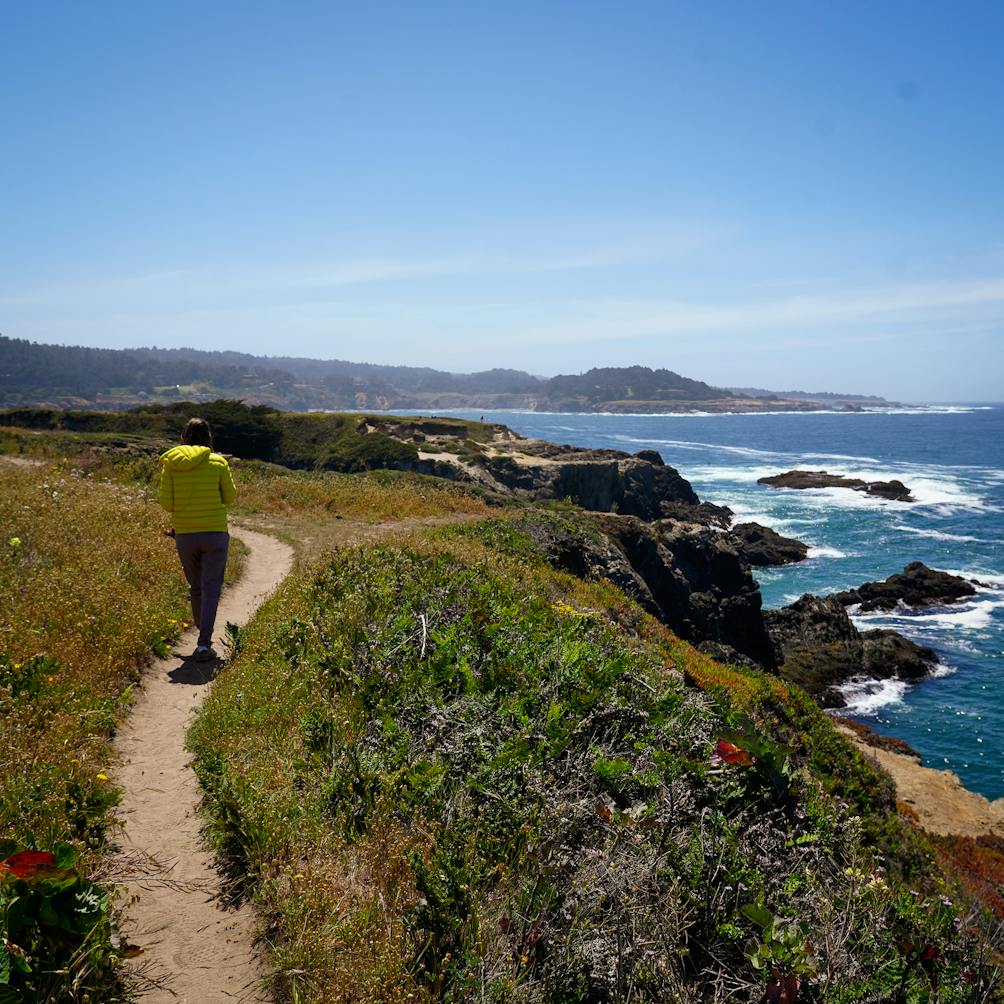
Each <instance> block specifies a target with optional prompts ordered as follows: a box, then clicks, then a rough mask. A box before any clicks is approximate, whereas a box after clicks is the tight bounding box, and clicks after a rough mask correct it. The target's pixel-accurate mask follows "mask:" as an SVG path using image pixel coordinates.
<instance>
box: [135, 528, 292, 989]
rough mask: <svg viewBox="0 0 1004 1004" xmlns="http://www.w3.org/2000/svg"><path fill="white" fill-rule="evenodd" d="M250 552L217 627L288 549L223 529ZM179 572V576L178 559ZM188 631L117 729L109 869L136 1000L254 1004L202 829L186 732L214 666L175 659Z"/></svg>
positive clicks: (248, 921)
mask: <svg viewBox="0 0 1004 1004" xmlns="http://www.w3.org/2000/svg"><path fill="white" fill-rule="evenodd" d="M231 532H232V533H233V535H234V536H235V537H239V538H240V539H241V540H242V541H244V543H245V544H246V545H247V547H248V549H249V553H248V555H247V558H246V560H245V563H244V571H243V574H242V575H241V577H240V579H239V580H238V581H237V582H236V583H235V584H234V585H232V586H229V587H227V588H225V589H224V592H223V596H222V599H221V601H220V609H219V616H218V618H217V622H216V623H217V630H216V637H217V638H219V637H221V635H222V633H223V628H224V626H225V625H226V623H227V622H228V621H232V622H233V623H235V624H244V623H245V622H246V621H247V620H248V619H249V617H250V616H251V615H252V614H253V613H254V611H255V610H256V609H257V607H258V606H259V605H260V604H261V602H262V601H263V600H264V599H265V598H266V597H267V596H268V595H269V594H270V593H271V592H272V591H273V590H274V589H275V588H276V586H278V585H279V583H280V582H281V581H282V580H283V579H284V578H285V576H286V575H287V574H288V572H289V570H290V568H291V567H292V562H293V551H292V549H291V548H290V547H288V546H287V545H286V544H283V543H282V542H281V541H278V540H276V539H275V538H274V537H270V536H267V535H265V534H262V533H256V532H254V531H252V530H247V529H239V528H233V529H232V531H231ZM178 574H179V575H181V571H180V569H179V571H178ZM195 642H196V634H195V630H194V628H193V629H190V630H189V631H188V632H186V633H185V634H183V635H182V636H181V637H180V638H179V639H178V642H177V646H176V648H177V651H178V652H179V653H180V654H179V655H178V656H175V657H172V658H169V659H160V660H158V661H157V662H155V663H154V664H153V665H152V666H151V667H150V668H149V669H148V670H147V671H146V672H145V673H144V676H143V688H142V691H141V693H140V696H139V697H138V699H137V700H136V702H135V703H134V705H133V707H132V709H131V711H130V714H129V717H128V719H127V720H126V722H125V724H124V726H123V727H122V729H121V730H120V732H119V733H118V736H117V737H116V741H115V751H116V754H117V757H118V761H119V764H120V766H119V768H118V769H117V771H116V777H115V781H116V782H117V783H118V785H119V786H120V787H121V788H122V790H123V792H124V794H123V798H122V804H121V816H122V820H123V829H122V832H121V836H120V846H121V851H120V854H119V859H120V860H119V862H118V864H119V868H120V871H121V872H122V874H124V875H126V876H127V877H128V881H127V883H126V888H127V890H128V893H129V895H130V898H131V899H132V902H131V903H129V905H128V908H127V917H128V921H127V926H126V930H125V932H124V933H125V935H126V936H127V937H128V940H129V942H130V943H131V944H133V945H136V946H137V947H138V948H140V949H142V955H141V956H139V958H138V960H137V963H136V970H137V974H138V975H139V976H140V978H141V981H142V982H143V984H144V985H145V986H146V988H147V989H146V991H145V992H144V993H143V994H142V996H141V998H140V1000H141V1001H142V1002H143V1004H223V1002H227V1004H233V1002H242V1004H254V1002H260V1001H264V1000H266V998H265V997H264V996H263V994H262V992H261V990H260V985H261V976H262V973H261V970H260V968H259V965H258V963H257V962H256V953H255V951H254V948H253V945H252V935H253V917H252V916H251V911H250V909H249V908H248V907H242V908H239V909H228V908H225V907H224V906H223V905H222V904H221V902H220V898H219V893H220V886H221V880H220V876H219V874H218V873H217V872H216V870H215V868H214V867H213V857H212V854H211V853H209V852H208V851H207V850H206V849H205V846H204V843H203V841H202V839H201V835H200V830H201V820H200V817H199V815H198V806H199V801H200V791H199V786H198V782H197V781H196V779H195V774H194V773H193V771H192V769H191V766H190V763H189V761H190V757H189V754H188V753H187V752H186V750H185V734H186V732H187V731H188V726H189V725H190V724H191V721H192V719H193V717H194V715H195V712H196V710H197V709H198V707H199V705H200V704H201V703H202V701H203V699H204V698H205V696H206V694H207V692H208V690H209V687H210V686H211V683H212V673H213V670H214V668H215V667H214V666H213V665H212V664H198V663H195V662H193V661H191V660H188V659H185V658H184V656H185V655H190V654H191V652H192V651H193V650H194V648H195Z"/></svg>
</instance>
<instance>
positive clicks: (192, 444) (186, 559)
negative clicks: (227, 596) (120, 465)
mask: <svg viewBox="0 0 1004 1004" xmlns="http://www.w3.org/2000/svg"><path fill="white" fill-rule="evenodd" d="M181 442H182V445H181V446H175V447H172V448H171V449H170V450H168V451H167V452H166V453H165V454H163V455H162V456H161V458H160V462H161V465H162V468H161V472H160V504H161V505H162V506H163V507H164V508H165V509H166V510H167V511H168V512H169V513H170V514H171V535H172V536H173V537H174V543H175V546H176V547H177V548H178V557H179V558H180V559H181V567H182V568H183V569H184V572H185V578H186V579H187V580H188V595H189V599H190V600H191V602H192V617H193V619H194V620H195V623H196V625H197V626H198V628H199V641H198V644H197V646H196V648H195V652H194V653H193V655H194V658H195V660H196V661H197V662H209V661H210V660H212V659H215V658H216V653H215V652H214V651H213V627H214V625H215V624H216V608H217V606H219V602H220V589H221V588H222V587H223V573H224V571H225V570H226V567H227V549H228V548H229V546H230V534H229V532H228V530H227V506H228V505H230V504H231V503H232V502H233V501H234V499H235V498H237V489H236V488H235V487H234V479H233V477H232V476H231V474H230V465H229V464H228V463H227V461H226V459H225V458H224V457H222V456H220V454H218V453H213V435H212V432H211V431H210V429H209V423H208V422H207V421H206V420H205V419H204V418H193V419H190V420H189V422H188V424H187V425H186V426H185V431H184V432H183V433H182V435H181Z"/></svg>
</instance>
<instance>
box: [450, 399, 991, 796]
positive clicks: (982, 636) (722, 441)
mask: <svg viewBox="0 0 1004 1004" xmlns="http://www.w3.org/2000/svg"><path fill="white" fill-rule="evenodd" d="M464 414H466V415H467V416H468V417H473V418H477V417H479V414H480V413H479V414H474V413H469V412H465V413H464ZM485 417H486V418H488V419H490V420H492V421H499V422H504V423H505V424H507V425H509V426H510V427H511V428H513V429H515V430H516V431H517V432H520V433H523V434H524V435H527V436H533V437H539V438H542V439H549V440H552V441H555V442H559V443H569V444H571V445H574V446H584V447H591V448H597V447H610V448H614V449H619V450H625V451H627V452H631V453H633V452H636V451H637V450H641V449H656V450H658V451H659V452H660V453H661V454H662V456H663V459H664V460H665V461H666V463H668V464H672V465H673V466H674V467H676V468H677V469H678V470H679V471H680V473H681V474H683V475H684V477H686V478H687V479H688V480H690V482H691V483H692V484H693V486H694V488H695V490H696V491H697V493H698V495H700V497H701V498H702V499H703V500H707V501H710V502H715V503H719V504H724V505H728V506H730V507H731V508H732V510H733V511H734V512H735V514H736V521H737V522H742V521H747V520H754V521H756V522H759V523H762V524H765V525H767V526H770V527H773V528H774V529H775V530H777V531H779V532H780V533H784V534H786V535H788V536H793V537H798V538H799V539H801V540H804V541H805V542H806V543H808V544H810V545H811V551H810V552H809V558H808V560H806V561H804V562H802V563H801V564H798V565H790V566H787V567H783V568H776V569H759V570H755V572H756V574H757V578H758V579H759V581H760V586H761V589H762V592H763V597H764V603H765V606H767V607H780V606H784V605H785V604H786V603H790V602H792V601H793V600H795V599H797V598H798V597H799V596H800V595H801V594H803V593H815V594H818V595H825V594H827V593H830V592H834V591H836V590H840V589H847V588H850V587H853V586H857V585H860V584H861V583H862V582H866V581H869V580H873V579H884V578H885V577H886V576H888V575H890V574H892V573H893V572H897V571H900V570H901V569H902V568H903V566H904V565H906V564H907V563H908V562H911V561H916V560H920V561H923V562H925V563H926V564H928V565H930V566H931V567H932V568H940V569H945V570H946V571H954V572H957V573H959V574H961V575H964V576H966V577H968V578H973V579H976V580H977V581H978V582H979V583H980V585H979V589H978V593H977V595H976V596H975V597H974V598H973V599H972V600H971V601H968V602H964V603H960V604H957V605H953V606H950V607H943V608H939V609H925V610H923V611H920V612H916V613H912V612H909V611H907V610H903V611H902V612H900V611H895V612H893V613H892V614H883V615H866V616H859V617H856V618H855V620H856V622H857V623H858V626H859V627H861V628H863V629H866V628H872V627H893V628H895V629H896V630H898V631H900V632H902V633H903V634H905V635H907V636H908V637H910V638H913V639H914V640H916V641H918V642H921V643H923V644H925V645H929V646H931V647H932V648H933V649H934V650H935V651H936V652H937V653H938V656H939V659H940V667H939V669H938V671H937V672H936V674H934V675H933V676H932V677H930V678H928V679H926V680H924V681H922V682H920V683H918V684H916V685H914V686H908V685H906V684H905V683H902V682H900V681H884V682H878V681H866V680H862V681H857V682H856V683H854V684H851V685H848V687H847V688H846V690H845V695H846V697H847V699H848V702H849V705H850V712H851V717H858V718H860V719H861V720H862V721H866V722H868V723H869V724H870V725H872V726H873V727H874V728H876V729H878V730H879V731H881V732H883V733H884V734H886V735H892V736H897V737H900V738H902V739H905V740H906V741H907V742H909V743H910V744H911V745H912V746H913V747H914V748H915V749H916V750H917V751H918V752H919V753H920V754H921V755H922V756H923V758H924V762H925V763H926V764H927V765H928V766H930V767H935V768H939V769H943V770H944V769H948V770H952V771H954V772H955V773H956V774H958V775H959V777H960V778H961V779H962V781H963V783H965V784H966V785H967V786H968V787H970V788H972V789H974V790H976V791H979V792H982V793H983V794H984V795H986V796H987V797H988V798H999V797H1002V796H1004V406H1000V405H995V406H982V407H975V406H944V407H931V408H916V409H913V408H903V409H888V410H884V411H873V412H865V413H857V412H855V413H844V412H811V413H801V414H746V415H566V414H539V413H526V412H492V413H491V414H490V415H487V414H486V416H485ZM793 468H802V469H806V468H807V469H810V470H827V471H830V472H831V473H840V474H846V475H851V476H855V477H861V478H865V479H869V480H888V479H889V478H899V479H900V480H901V481H903V482H904V483H905V484H906V485H907V486H908V487H909V488H910V489H911V490H912V492H913V495H914V497H915V499H916V501H914V502H892V501H886V500H883V499H878V498H874V497H871V496H868V495H864V494H862V493H859V492H853V491H849V490H847V489H839V488H832V489H816V490H810V491H796V490H790V489H780V490H779V489H776V488H768V487H765V486H762V485H758V484H757V483H756V481H757V478H759V477H762V476H764V475H768V474H779V473H781V472H782V471H787V470H791V469H793Z"/></svg>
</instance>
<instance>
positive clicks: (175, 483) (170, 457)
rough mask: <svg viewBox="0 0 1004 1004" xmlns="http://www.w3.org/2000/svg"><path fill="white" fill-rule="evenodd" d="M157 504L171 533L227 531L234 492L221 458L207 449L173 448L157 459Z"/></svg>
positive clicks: (235, 493)
mask: <svg viewBox="0 0 1004 1004" xmlns="http://www.w3.org/2000/svg"><path fill="white" fill-rule="evenodd" d="M160 462H161V464H162V465H163V466H162V468H161V472H160V504H161V505H162V506H163V507H164V508H165V509H166V510H167V511H168V512H169V513H170V514H171V525H172V526H173V527H174V532H175V533H214V532H223V533H226V532H227V506H228V505H230V503H231V502H233V500H234V499H235V498H237V489H236V488H235V487H234V479H233V477H232V475H231V474H230V465H229V464H228V463H227V461H226V459H225V458H224V457H221V456H220V455H219V454H218V453H213V452H212V451H211V450H210V449H209V447H208V446H175V447H173V448H172V449H170V450H168V451H167V453H165V454H163V455H162V456H161V458H160Z"/></svg>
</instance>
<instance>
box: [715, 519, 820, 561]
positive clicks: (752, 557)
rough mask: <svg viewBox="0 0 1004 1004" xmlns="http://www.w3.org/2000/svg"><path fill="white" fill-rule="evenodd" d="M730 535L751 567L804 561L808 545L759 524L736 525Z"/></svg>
mask: <svg viewBox="0 0 1004 1004" xmlns="http://www.w3.org/2000/svg"><path fill="white" fill-rule="evenodd" d="M732 534H733V536H735V538H736V539H737V541H738V546H739V548H740V550H741V551H742V553H743V555H744V556H745V558H746V560H747V561H748V562H749V563H750V564H751V565H761V566H771V565H791V564H793V563H794V562H796V561H804V560H805V556H806V555H807V554H808V553H809V545H808V544H803V543H802V541H800V540H795V538H794V537H783V536H781V534H779V533H778V532H777V531H776V530H772V529H771V528H770V527H769V526H761V525H760V524H759V523H737V524H736V525H735V526H734V527H732Z"/></svg>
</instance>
